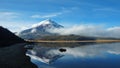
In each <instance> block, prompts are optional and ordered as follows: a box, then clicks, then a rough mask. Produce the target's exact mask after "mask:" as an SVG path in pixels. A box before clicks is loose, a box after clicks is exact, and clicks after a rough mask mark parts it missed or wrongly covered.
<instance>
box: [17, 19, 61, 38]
mask: <svg viewBox="0 0 120 68" xmlns="http://www.w3.org/2000/svg"><path fill="white" fill-rule="evenodd" d="M54 28H63V26H62V25H59V24H57V23H56V22H54V21H52V20H50V19H47V20H44V21H41V22H40V23H38V24H34V25H33V26H32V27H31V28H29V29H26V30H23V31H21V32H19V34H18V36H19V37H21V38H23V39H36V38H38V37H43V36H48V35H53V34H51V33H50V32H49V31H48V29H54Z"/></svg>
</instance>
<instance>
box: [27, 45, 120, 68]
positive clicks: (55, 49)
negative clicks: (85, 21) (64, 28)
mask: <svg viewBox="0 0 120 68" xmlns="http://www.w3.org/2000/svg"><path fill="white" fill-rule="evenodd" d="M26 46H28V47H30V48H29V49H28V51H27V53H26V55H28V56H30V57H31V62H33V63H34V64H36V65H37V66H38V67H39V68H120V43H99V44H97V43H34V44H27V45H26Z"/></svg>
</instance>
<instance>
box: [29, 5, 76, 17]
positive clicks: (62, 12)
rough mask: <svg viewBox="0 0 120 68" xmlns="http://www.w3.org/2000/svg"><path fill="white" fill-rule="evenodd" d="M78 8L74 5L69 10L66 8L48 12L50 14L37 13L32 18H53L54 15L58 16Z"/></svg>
mask: <svg viewBox="0 0 120 68" xmlns="http://www.w3.org/2000/svg"><path fill="white" fill-rule="evenodd" d="M76 9H77V7H72V8H70V9H69V10H68V9H65V8H64V9H63V10H62V11H60V12H53V13H48V14H35V15H32V16H31V18H52V17H56V16H59V15H62V14H65V13H68V12H71V11H73V10H76Z"/></svg>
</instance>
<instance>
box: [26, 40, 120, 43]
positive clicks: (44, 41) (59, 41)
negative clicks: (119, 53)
mask: <svg viewBox="0 0 120 68" xmlns="http://www.w3.org/2000/svg"><path fill="white" fill-rule="evenodd" d="M26 41H27V42H33V43H85V42H86V43H87V42H88V43H112V42H120V40H81V41H73V40H71V41H70V40H68V41H66V40H58V41H51V40H26Z"/></svg>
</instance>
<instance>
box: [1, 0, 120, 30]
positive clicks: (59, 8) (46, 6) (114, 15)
mask: <svg viewBox="0 0 120 68" xmlns="http://www.w3.org/2000/svg"><path fill="white" fill-rule="evenodd" d="M119 3H120V1H119V0H0V25H2V26H4V27H6V28H8V29H10V30H12V31H20V30H21V29H24V28H26V27H30V26H31V25H32V24H35V23H38V22H40V21H42V20H45V19H47V18H51V19H52V20H54V21H56V22H58V23H60V24H62V25H65V26H72V25H77V24H94V25H104V26H105V27H106V28H108V27H116V26H120V7H119V6H120V4H119Z"/></svg>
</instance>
